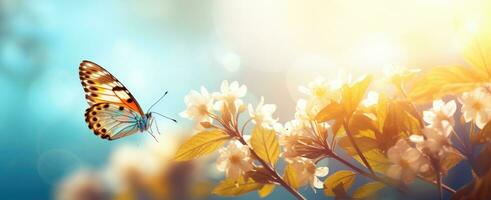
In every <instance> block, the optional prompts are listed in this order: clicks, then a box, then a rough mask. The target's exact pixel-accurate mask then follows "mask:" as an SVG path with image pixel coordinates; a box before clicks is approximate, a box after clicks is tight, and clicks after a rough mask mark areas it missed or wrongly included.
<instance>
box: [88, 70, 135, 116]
mask: <svg viewBox="0 0 491 200" xmlns="http://www.w3.org/2000/svg"><path fill="white" fill-rule="evenodd" d="M79 75H80V81H81V82H82V86H83V88H84V91H85V98H86V99H87V102H88V103H89V105H90V106H93V105H94V104H97V103H111V104H116V105H118V106H124V107H126V108H128V109H130V110H132V111H135V112H138V113H139V114H140V115H141V116H143V115H144V113H143V111H142V109H141V107H140V105H139V104H138V102H137V101H136V99H135V98H134V97H133V95H132V94H131V93H130V92H129V91H128V89H126V87H125V86H124V85H123V84H122V83H121V82H119V81H118V79H116V77H114V76H113V75H112V74H111V73H109V72H108V71H107V70H105V69H104V68H102V67H101V66H99V65H98V64H95V63H93V62H90V61H86V60H84V61H82V63H80V67H79Z"/></svg>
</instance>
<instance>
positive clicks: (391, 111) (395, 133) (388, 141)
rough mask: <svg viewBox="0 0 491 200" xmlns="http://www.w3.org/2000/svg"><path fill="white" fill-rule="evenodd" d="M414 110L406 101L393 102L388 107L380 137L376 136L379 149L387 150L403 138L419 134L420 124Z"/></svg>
mask: <svg viewBox="0 0 491 200" xmlns="http://www.w3.org/2000/svg"><path fill="white" fill-rule="evenodd" d="M416 112H417V111H416V110H414V108H413V107H412V106H411V104H410V103H409V102H407V101H394V102H390V103H389V105H388V112H387V116H386V118H385V122H384V127H383V132H382V135H377V141H378V142H379V144H380V145H379V146H380V148H382V149H383V150H387V149H388V148H390V147H391V146H393V145H394V144H395V143H396V142H397V140H399V138H400V137H401V135H403V136H406V137H407V136H409V135H412V134H421V123H420V120H418V119H417V118H416V117H415V116H416Z"/></svg>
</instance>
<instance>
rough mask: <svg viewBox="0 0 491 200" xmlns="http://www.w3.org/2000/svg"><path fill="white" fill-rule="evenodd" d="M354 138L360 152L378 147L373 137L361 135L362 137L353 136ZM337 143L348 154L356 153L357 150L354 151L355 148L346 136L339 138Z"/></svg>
mask: <svg viewBox="0 0 491 200" xmlns="http://www.w3.org/2000/svg"><path fill="white" fill-rule="evenodd" d="M354 140H355V143H356V145H358V147H359V148H360V150H361V152H362V153H363V152H366V151H370V150H372V149H375V148H377V147H378V144H377V141H376V140H375V139H373V138H369V137H366V136H362V137H354ZM338 145H339V146H341V147H342V148H343V149H344V150H345V151H346V152H347V153H348V154H350V155H357V154H358V152H356V149H355V148H354V147H353V145H352V144H351V141H350V139H349V137H348V136H344V137H342V138H340V139H339V141H338Z"/></svg>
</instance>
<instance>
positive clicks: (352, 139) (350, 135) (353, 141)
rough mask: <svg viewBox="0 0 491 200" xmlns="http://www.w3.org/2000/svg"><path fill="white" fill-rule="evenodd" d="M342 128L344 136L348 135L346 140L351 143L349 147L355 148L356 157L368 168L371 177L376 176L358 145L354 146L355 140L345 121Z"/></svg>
mask: <svg viewBox="0 0 491 200" xmlns="http://www.w3.org/2000/svg"><path fill="white" fill-rule="evenodd" d="M343 126H344V130H345V131H346V135H348V138H349V140H350V142H351V145H353V147H354V148H355V150H356V153H358V155H359V156H360V158H361V160H362V161H363V164H365V166H366V167H367V168H368V170H370V173H372V175H373V176H376V175H375V172H374V171H373V169H372V167H371V166H370V164H369V163H368V160H367V158H365V156H364V155H363V153H362V152H361V150H360V147H358V145H357V144H356V142H355V138H354V137H353V135H352V134H351V131H350V130H349V127H348V122H347V121H346V120H345V121H344V123H343Z"/></svg>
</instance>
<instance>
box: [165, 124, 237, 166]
mask: <svg viewBox="0 0 491 200" xmlns="http://www.w3.org/2000/svg"><path fill="white" fill-rule="evenodd" d="M228 139H230V136H229V135H226V134H225V133H224V132H223V131H221V130H218V129H213V130H208V131H202V132H199V133H198V134H196V135H194V136H193V137H191V138H190V139H188V140H187V141H186V142H185V143H184V144H182V145H181V146H180V147H179V149H178V150H177V152H176V155H175V156H174V159H175V161H187V160H191V159H193V158H197V157H200V156H204V155H207V154H210V153H213V152H214V151H215V150H217V149H218V148H220V147H221V146H222V145H223V144H224V143H225V142H226V141H227V140H228Z"/></svg>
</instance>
